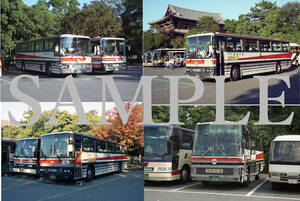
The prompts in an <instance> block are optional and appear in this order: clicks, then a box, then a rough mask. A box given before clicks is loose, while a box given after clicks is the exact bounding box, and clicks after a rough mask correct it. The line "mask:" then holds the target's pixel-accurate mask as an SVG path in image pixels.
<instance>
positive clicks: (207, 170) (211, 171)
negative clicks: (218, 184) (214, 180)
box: [205, 169, 223, 174]
mask: <svg viewBox="0 0 300 201" xmlns="http://www.w3.org/2000/svg"><path fill="white" fill-rule="evenodd" d="M205 173H206V174H223V169H205Z"/></svg>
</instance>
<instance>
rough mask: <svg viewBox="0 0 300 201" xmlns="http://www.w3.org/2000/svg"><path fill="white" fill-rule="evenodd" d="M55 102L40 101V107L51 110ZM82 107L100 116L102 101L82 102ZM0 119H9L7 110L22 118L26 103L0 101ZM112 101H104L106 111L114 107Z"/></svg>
mask: <svg viewBox="0 0 300 201" xmlns="http://www.w3.org/2000/svg"><path fill="white" fill-rule="evenodd" d="M55 104H56V102H41V103H40V105H41V109H42V112H43V111H47V110H52V109H54V108H55ZM82 105H83V109H84V112H85V113H87V112H88V111H91V110H96V111H97V113H98V115H100V116H101V112H102V109H101V108H102V102H83V103H82ZM1 106H2V107H1V110H2V111H1V113H2V114H1V119H2V120H9V117H8V111H11V114H12V115H13V116H14V117H15V119H16V120H18V121H20V120H21V119H23V113H24V111H27V110H28V109H29V107H28V105H26V104H25V103H22V102H2V103H1ZM114 106H115V105H114V103H112V102H107V103H106V111H108V110H111V109H113V108H114ZM58 109H59V110H66V111H68V112H69V113H71V114H73V113H75V108H74V107H71V106H69V107H59V108H58Z"/></svg>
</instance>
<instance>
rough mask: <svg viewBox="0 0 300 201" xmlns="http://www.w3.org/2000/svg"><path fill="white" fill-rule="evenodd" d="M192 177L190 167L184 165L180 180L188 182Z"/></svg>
mask: <svg viewBox="0 0 300 201" xmlns="http://www.w3.org/2000/svg"><path fill="white" fill-rule="evenodd" d="M189 179H190V171H189V170H188V168H186V167H183V169H182V171H181V174H180V181H181V182H182V183H186V182H188V181H189Z"/></svg>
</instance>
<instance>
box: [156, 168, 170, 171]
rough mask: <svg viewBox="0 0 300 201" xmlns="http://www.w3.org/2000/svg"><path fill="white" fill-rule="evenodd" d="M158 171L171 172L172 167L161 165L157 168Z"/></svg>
mask: <svg viewBox="0 0 300 201" xmlns="http://www.w3.org/2000/svg"><path fill="white" fill-rule="evenodd" d="M157 171H158V172H170V171H171V168H170V167H159V168H157Z"/></svg>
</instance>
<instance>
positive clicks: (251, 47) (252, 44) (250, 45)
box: [245, 40, 258, 52]
mask: <svg viewBox="0 0 300 201" xmlns="http://www.w3.org/2000/svg"><path fill="white" fill-rule="evenodd" d="M245 49H246V51H249V52H257V51H258V45H257V41H256V40H246V42H245Z"/></svg>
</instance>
